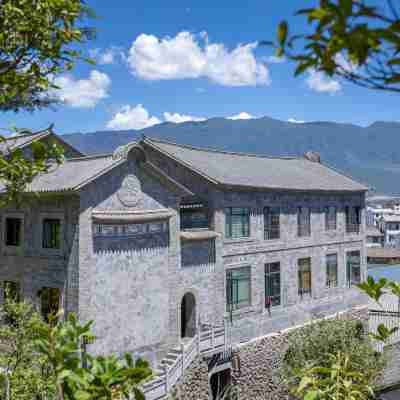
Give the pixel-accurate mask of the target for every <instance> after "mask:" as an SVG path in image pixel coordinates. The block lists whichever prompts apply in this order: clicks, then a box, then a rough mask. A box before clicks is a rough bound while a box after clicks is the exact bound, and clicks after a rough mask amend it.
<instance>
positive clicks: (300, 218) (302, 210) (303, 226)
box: [297, 207, 311, 237]
mask: <svg viewBox="0 0 400 400" xmlns="http://www.w3.org/2000/svg"><path fill="white" fill-rule="evenodd" d="M310 217H311V213H310V208H309V207H299V208H298V211H297V234H298V236H300V237H301V236H310V235H311V220H310Z"/></svg>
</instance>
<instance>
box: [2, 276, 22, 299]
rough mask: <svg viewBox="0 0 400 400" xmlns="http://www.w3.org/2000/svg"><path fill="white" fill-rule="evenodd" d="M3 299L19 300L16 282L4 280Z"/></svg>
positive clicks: (18, 288)
mask: <svg viewBox="0 0 400 400" xmlns="http://www.w3.org/2000/svg"><path fill="white" fill-rule="evenodd" d="M3 290H4V301H15V302H18V301H20V294H21V292H20V287H19V283H18V282H12V281H4V282H3Z"/></svg>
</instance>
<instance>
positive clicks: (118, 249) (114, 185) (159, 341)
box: [0, 144, 366, 363]
mask: <svg viewBox="0 0 400 400" xmlns="http://www.w3.org/2000/svg"><path fill="white" fill-rule="evenodd" d="M143 148H144V150H143V149H142V150H137V149H135V150H132V151H129V152H128V155H127V159H126V160H125V161H123V162H122V161H121V163H119V164H118V165H117V166H115V167H113V168H112V169H110V170H108V171H107V172H105V173H102V174H100V175H99V176H95V177H93V179H92V180H91V181H90V182H85V184H84V185H82V187H81V188H80V189H79V190H77V191H76V192H75V193H74V194H66V193H58V194H53V195H50V194H49V195H41V197H39V198H38V199H35V200H32V203H30V204H28V205H26V206H23V208H22V209H15V207H14V208H13V207H9V208H7V209H2V210H0V217H1V218H2V220H3V219H4V215H7V213H9V212H10V213H14V212H15V213H19V214H20V215H22V217H23V219H24V241H23V243H24V244H23V252H22V253H21V252H20V253H17V254H9V252H8V249H6V248H2V254H1V257H0V266H1V267H2V268H1V270H0V279H2V280H7V279H11V278H13V277H14V278H15V279H18V280H19V281H20V282H21V283H22V286H23V292H24V296H25V297H27V298H31V299H32V300H33V301H35V296H36V295H35V293H36V292H37V290H38V289H39V288H40V287H41V286H45V285H47V286H49V287H59V288H60V289H62V297H63V301H62V304H63V306H64V307H65V308H66V310H67V311H70V310H73V311H76V312H78V313H79V317H80V318H81V319H82V320H83V321H84V320H88V319H94V320H95V324H94V333H95V334H96V336H97V337H98V340H97V342H96V343H95V345H94V346H93V350H94V351H95V352H105V353H110V352H116V353H121V352H124V351H130V352H133V353H135V354H141V355H142V356H145V357H146V358H149V359H150V361H152V362H154V363H155V362H156V359H158V358H160V357H161V356H162V355H163V354H164V352H165V351H166V350H167V349H168V348H169V347H170V346H172V345H174V344H176V343H178V342H179V341H180V339H181V332H182V299H183V296H184V295H185V294H186V293H192V294H193V295H194V298H195V308H194V310H192V311H193V313H194V314H195V319H196V325H197V328H199V327H200V325H201V324H204V325H221V324H223V323H224V321H225V322H226V320H227V319H228V318H229V317H230V315H229V314H228V313H227V311H226V308H227V307H226V303H227V299H226V276H227V271H228V270H230V269H232V268H237V267H241V266H246V267H250V276H251V301H250V305H249V306H248V307H245V308H242V309H240V310H237V311H235V312H234V313H233V315H232V318H233V320H234V326H235V329H234V330H232V335H231V340H232V341H233V342H240V341H243V340H248V339H250V338H252V337H255V336H260V335H264V334H266V333H268V332H275V331H277V330H279V329H285V328H287V327H288V326H293V325H297V324H301V323H303V322H305V321H307V320H309V319H310V318H313V317H315V316H321V315H327V314H329V313H334V312H338V311H341V310H344V309H347V308H349V307H351V306H355V305H357V304H360V303H362V302H363V301H364V299H363V298H361V297H360V296H359V295H358V294H357V292H356V291H355V290H353V289H351V288H348V287H347V283H346V252H348V251H350V250H359V251H360V252H361V278H362V279H364V278H365V277H366V254H365V243H364V236H365V235H364V232H365V223H364V222H362V224H361V227H360V231H359V232H357V233H354V234H350V233H347V232H346V229H345V225H346V224H345V213H344V210H345V207H348V206H357V207H360V209H361V210H362V219H361V220H362V221H364V208H365V194H364V192H349V191H347V192H343V193H342V192H335V193H326V192H298V191H297V192H293V191H292V192H291V191H287V190H286V191H284V190H259V189H258V190H251V191H250V190H249V189H247V190H243V189H238V188H228V187H221V186H218V185H215V184H213V183H211V182H210V181H208V180H207V179H205V178H204V177H202V176H201V175H199V174H197V173H195V172H193V171H192V170H190V169H189V168H186V167H185V166H184V165H182V164H181V163H179V162H177V161H176V160H174V159H172V158H170V157H168V156H167V155H165V154H162V153H161V152H158V151H156V150H154V149H152V148H151V147H149V146H147V145H145V144H143ZM142 153H145V156H143V154H142ZM152 165H153V166H155V167H156V168H158V169H159V171H161V172H162V174H164V175H165V176H166V177H167V178H165V177H164V178H163V177H160V176H159V175H160V174H158V175H157V173H154V168H150V167H151V166H152ZM166 182H168V184H167V183H166ZM181 187H184V188H185V190H183V189H182V188H181ZM190 192H191V193H192V194H191V195H189V194H188V193H190ZM190 197H191V198H193V199H196V200H198V201H201V202H203V203H204V204H205V205H206V207H207V213H208V216H209V226H208V228H207V230H210V231H213V232H214V233H215V235H214V236H213V237H212V238H209V239H207V238H205V239H204V238H203V239H202V240H188V239H187V238H186V239H183V238H181V235H180V232H181V228H180V226H181V224H180V204H181V203H182V202H184V201H187V199H188V198H190ZM329 205H332V206H335V207H336V208H337V210H338V215H337V229H336V230H334V231H326V229H325V220H324V210H325V207H327V206H329ZM266 206H279V207H280V211H281V214H280V230H281V235H280V239H278V240H265V239H264V217H263V210H264V207H266ZM301 206H307V207H310V209H311V235H310V236H309V237H306V238H299V237H298V235H297V210H298V207H301ZM226 207H247V208H248V209H249V210H250V235H249V237H247V238H245V239H235V240H232V239H228V238H227V237H226V234H225V223H226V221H225V212H224V210H225V208H226ZM52 212H54V213H58V214H59V215H60V218H61V219H62V221H63V222H62V228H63V229H62V230H63V238H64V242H65V245H63V250H62V253H60V254H54V253H53V254H47V253H46V254H45V253H43V252H42V250H41V249H40V246H39V244H40V239H39V238H40V235H41V229H42V228H41V222H40V218H41V217H40V216H41V214H42V213H52ZM95 212H101V213H103V214H104V215H105V217H104V221H102V220H101V218H100V220H95V218H94V213H95ZM107 213H109V214H110V215H111V214H112V215H114V217H113V218H114V220H113V221H111V222H110V219H107V218H108V217H106V216H107ZM116 214H118V215H119V216H120V217H119V218H120V219H119V220H118V218H117V219H116V220H115V215H116ZM151 215H156V217H155V218H154V219H151ZM157 215H158V216H157ZM96 218H98V217H96ZM129 218H131V219H132V221H133V219H135V220H134V222H132V221H130V222H129ZM138 218H142V219H143V220H141V221H139V220H138ZM127 221H128V222H127ZM2 226H4V224H2ZM103 228H104V229H103ZM102 229H103V230H102ZM2 243H4V240H2ZM38 243H39V244H38ZM331 253H336V254H337V255H338V287H337V288H333V289H328V288H326V283H325V282H326V262H325V257H326V255H327V254H331ZM302 257H311V271H312V272H311V274H312V294H311V296H310V297H307V298H299V296H298V278H297V268H298V267H297V262H298V259H299V258H302ZM274 261H279V262H280V263H281V288H282V289H281V300H282V301H281V305H280V306H278V307H273V309H272V312H271V315H269V314H268V313H267V312H266V310H265V290H264V285H265V283H264V265H265V264H266V263H269V262H274ZM192 317H193V316H192Z"/></svg>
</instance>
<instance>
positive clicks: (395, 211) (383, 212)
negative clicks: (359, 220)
mask: <svg viewBox="0 0 400 400" xmlns="http://www.w3.org/2000/svg"><path fill="white" fill-rule="evenodd" d="M390 216H400V209H399V208H398V207H394V208H388V207H385V208H384V207H379V206H378V207H370V206H369V207H367V208H366V219H367V225H375V226H379V225H380V222H381V221H382V218H383V217H390Z"/></svg>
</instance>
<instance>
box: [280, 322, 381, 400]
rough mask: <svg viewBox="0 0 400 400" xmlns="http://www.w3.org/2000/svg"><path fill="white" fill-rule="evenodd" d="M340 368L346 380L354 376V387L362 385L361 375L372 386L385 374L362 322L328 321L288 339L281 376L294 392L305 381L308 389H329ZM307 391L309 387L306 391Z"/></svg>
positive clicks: (378, 355)
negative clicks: (382, 373)
mask: <svg viewBox="0 0 400 400" xmlns="http://www.w3.org/2000/svg"><path fill="white" fill-rule="evenodd" d="M338 363H339V364H338ZM338 365H340V366H343V365H345V370H343V371H342V372H341V373H343V374H344V376H343V377H342V378H343V379H349V376H351V374H354V380H353V383H357V382H360V380H359V378H358V375H359V374H361V375H363V384H365V383H368V385H372V384H373V382H374V381H375V379H376V378H377V377H378V376H379V374H380V373H381V371H382V370H383V367H384V365H385V362H384V359H383V358H382V356H381V355H380V354H379V353H377V352H376V351H375V350H374V348H373V346H372V344H371V342H370V340H369V338H368V336H367V335H365V334H364V332H363V326H362V324H361V323H360V322H356V321H341V320H326V321H321V322H316V323H312V324H310V325H308V326H305V327H304V328H302V329H299V330H297V331H296V332H294V333H293V334H292V335H291V336H290V338H289V347H288V350H287V352H286V354H285V356H284V360H283V366H282V375H283V378H284V380H285V381H286V383H287V384H288V385H289V387H290V388H291V390H292V391H293V392H296V391H298V390H300V389H299V383H300V382H301V380H302V379H303V378H304V379H306V380H307V382H309V385H311V382H312V387H316V386H318V385H321V387H323V386H326V387H328V386H329V382H332V381H331V380H329V379H332V378H331V374H332V373H333V372H332V371H334V370H336V369H337V368H338ZM336 373H337V372H336ZM349 374H350V375H349ZM328 375H329V377H330V378H329V379H328ZM342 378H341V379H342ZM308 379H312V381H308ZM327 379H328V380H327ZM318 380H320V382H318ZM303 383H304V381H303ZM308 387H309V386H307V385H306V388H308ZM310 387H311V386H310ZM303 389H304V388H303ZM303 389H302V390H303ZM307 390H308V389H307ZM329 390H331V389H329ZM316 398H317V399H325V398H326V399H330V398H334V397H316ZM341 398H342V397H339V399H341ZM355 399H357V397H355ZM360 399H361V398H360Z"/></svg>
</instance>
